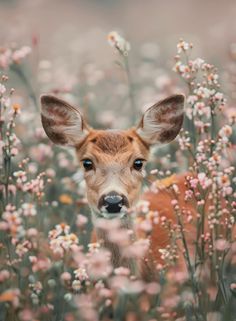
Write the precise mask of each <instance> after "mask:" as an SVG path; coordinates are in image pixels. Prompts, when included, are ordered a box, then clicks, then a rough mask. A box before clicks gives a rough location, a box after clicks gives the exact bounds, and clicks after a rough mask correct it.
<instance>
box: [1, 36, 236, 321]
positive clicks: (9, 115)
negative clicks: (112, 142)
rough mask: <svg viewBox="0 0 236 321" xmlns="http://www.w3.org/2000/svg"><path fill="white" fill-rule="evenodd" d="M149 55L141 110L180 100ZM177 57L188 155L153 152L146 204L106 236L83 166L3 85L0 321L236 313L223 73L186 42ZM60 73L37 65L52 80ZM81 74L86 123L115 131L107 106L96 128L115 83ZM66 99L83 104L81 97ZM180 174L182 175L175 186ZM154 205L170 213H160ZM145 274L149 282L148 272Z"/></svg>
mask: <svg viewBox="0 0 236 321" xmlns="http://www.w3.org/2000/svg"><path fill="white" fill-rule="evenodd" d="M108 40H109V42H110V44H111V45H112V47H114V48H115V49H116V50H118V52H119V53H120V54H121V55H122V57H123V58H125V60H126V59H127V55H128V52H129V50H130V44H129V43H128V42H127V41H126V40H125V39H124V38H123V37H121V36H120V35H119V34H118V33H117V32H111V33H110V34H109V36H108ZM30 51H31V50H30V49H29V48H28V47H22V48H20V49H14V48H9V49H2V50H0V69H4V72H6V71H7V68H8V67H11V66H12V65H17V66H20V67H21V64H22V62H23V60H24V58H25V57H26V56H28V54H29V53H30ZM140 53H141V57H142V59H143V60H142V61H141V62H140V66H139V67H138V68H137V73H138V76H139V77H137V79H139V81H140V82H139V83H137V87H138V88H140V92H139V93H136V94H137V97H138V98H140V101H141V102H143V103H144V104H147V103H150V101H152V100H153V99H154V98H155V99H156V95H157V94H156V92H157V90H158V91H160V90H161V91H162V92H163V95H167V94H170V93H172V92H174V91H176V90H177V89H176V88H177V85H176V80H175V79H174V78H173V77H171V76H170V75H169V73H167V72H165V71H164V70H163V68H161V67H157V65H156V57H157V55H158V46H157V45H156V44H153V43H149V44H145V45H144V46H142V48H141V50H140ZM32 54H33V53H32ZM177 54H178V55H177V56H176V58H175V59H176V61H175V66H174V70H175V71H176V73H177V74H178V75H179V76H180V78H181V79H182V80H183V81H184V83H185V84H186V88H187V90H188V92H187V93H186V97H187V99H186V113H185V116H186V117H185V124H184V128H183V130H182V131H181V133H180V135H179V138H178V143H177V142H175V143H173V144H171V145H170V147H167V149H165V148H164V149H163V151H162V150H160V151H159V150H158V155H161V156H163V157H161V156H160V157H159V156H158V157H156V155H157V154H155V151H154V153H153V155H154V156H152V161H153V166H154V167H155V168H154V169H152V170H150V171H149V169H148V171H147V174H146V177H145V182H147V183H148V186H145V195H146V198H144V199H142V200H141V201H140V202H139V203H138V204H137V205H136V206H135V207H133V208H132V209H130V210H129V212H128V219H127V220H125V221H119V220H116V219H112V220H105V219H99V220H97V221H96V223H95V226H93V227H95V229H96V231H97V233H96V236H95V235H94V233H93V232H92V233H91V229H92V222H91V220H90V216H89V210H88V208H87V201H86V199H85V196H84V195H85V186H84V181H83V175H82V174H81V171H80V170H78V168H77V165H76V163H75V161H74V155H73V154H72V153H71V151H66V150H65V149H61V148H58V147H53V146H52V145H50V143H49V142H48V140H47V138H46V136H45V134H44V133H43V130H42V128H41V125H40V123H39V121H38V119H37V117H35V111H34V110H32V106H31V105H30V104H29V106H28V105H27V102H25V101H24V100H23V99H19V96H17V97H15V98H14V96H13V94H14V90H13V89H10V88H11V87H10V81H9V80H8V77H7V76H6V75H2V76H1V81H0V169H1V175H0V249H1V251H0V318H1V316H2V315H4V317H5V318H6V319H7V320H9V321H11V320H16V319H17V320H19V321H30V320H33V321H37V320H53V319H63V320H65V321H75V320H81V321H82V320H83V321H84V320H86V321H90V320H91V321H96V320H99V321H100V320H101V321H106V320H108V319H114V320H149V321H159V320H160V321H164V320H170V321H172V320H173V321H174V320H188V319H189V316H192V315H194V316H195V319H196V320H214V317H215V316H216V315H217V317H218V320H219V318H220V317H222V315H224V314H225V315H229V314H227V313H228V312H229V311H233V307H232V300H231V299H232V297H231V296H229V297H228V296H227V295H228V294H227V295H226V296H225V293H222V292H221V291H222V289H224V288H226V289H227V291H228V292H229V293H230V294H231V293H232V295H233V294H234V293H235V288H236V286H235V282H234V275H233V272H232V274H227V277H226V276H225V273H228V272H227V271H228V270H230V268H232V270H233V269H234V267H235V264H236V246H235V213H236V201H235V192H234V185H235V182H236V181H235V178H234V175H235V167H234V163H235V155H234V141H235V132H234V130H235V129H234V125H235V122H234V121H233V118H232V117H231V120H230V119H229V118H228V117H225V115H226V114H227V108H228V106H227V102H226V99H225V97H224V95H223V94H222V91H221V89H220V77H219V75H218V73H217V71H216V69H215V67H214V66H212V65H210V64H208V63H207V62H205V61H204V60H203V59H201V58H197V59H192V58H191V55H192V54H193V45H192V44H190V43H188V42H186V41H184V40H181V41H180V42H179V44H178V45H177ZM52 64H53V63H49V62H46V61H41V62H40V63H39V65H40V66H39V67H40V68H41V69H40V68H39V69H40V70H41V71H40V72H42V69H44V76H45V75H46V76H47V77H46V78H47V79H50V77H51V76H52V75H50V74H49V73H50V66H51V65H52ZM126 67H127V66H126ZM127 71H129V69H127V70H126V72H127ZM83 72H84V75H83V76H84V77H82V78H83V79H80V80H79V83H78V88H79V92H80V94H81V92H82V91H83V90H84V92H86V94H85V96H81V97H80V100H81V101H82V102H84V105H85V107H84V112H87V113H88V115H87V116H88V117H90V118H91V119H93V121H94V122H97V123H95V125H97V126H101V125H102V124H103V125H104V124H108V125H109V126H113V124H114V121H115V120H116V117H115V114H114V112H113V110H111V107H110V106H111V105H112V104H111V100H109V99H108V100H107V101H108V103H107V111H104V110H105V109H104V110H101V108H100V109H99V115H98V117H93V113H94V112H96V108H94V106H96V105H95V101H96V100H98V99H99V98H98V97H99V96H100V94H99V95H96V92H101V91H102V92H104V95H105V92H107V89H106V90H104V88H107V87H106V86H108V84H106V86H105V87H102V84H101V83H103V84H104V83H106V82H109V85H111V84H112V83H113V82H112V81H107V79H106V76H107V75H110V74H112V73H111V72H106V71H102V70H100V69H99V68H97V67H96V66H95V65H93V64H87V65H86V66H85V67H84V70H83ZM127 75H128V78H129V77H131V74H129V73H127ZM108 77H109V76H108ZM62 78H63V77H62ZM65 78H66V77H65ZM108 80H110V78H109V79H108ZM129 80H130V79H129ZM83 81H84V82H83ZM150 83H153V85H150ZM135 84H136V83H135ZM44 85H45V83H44ZM128 85H129V86H130V88H129V90H127V83H126V85H123V84H121V83H115V86H114V87H115V88H113V90H114V97H111V99H114V100H116V101H117V100H120V99H121V97H122V100H124V101H126V99H123V98H124V97H126V96H129V99H131V100H132V99H133V98H134V97H133V96H132V90H133V82H132V81H130V82H129V83H128ZM152 86H153V87H152ZM178 86H179V85H178ZM82 88H83V90H82ZM178 88H179V87H178ZM26 89H27V90H29V87H26ZM38 90H39V91H42V88H39V89H38ZM56 90H58V89H56ZM59 91H60V92H61V93H63V94H64V95H68V96H69V97H70V98H71V99H72V100H73V99H74V100H76V99H77V98H78V97H77V96H76V94H75V92H78V90H77V87H75V90H74V91H73V90H72V89H69V87H67V89H66V90H65V87H63V88H60V90H59ZM130 93H131V95H130ZM27 94H28V95H29V96H30V95H32V91H31V90H30V91H29V92H27ZM81 95H82V94H81ZM158 97H159V96H158ZM117 98H119V99H117ZM160 98H161V94H160ZM18 100H19V101H20V103H19V102H18ZM133 102H134V101H133ZM103 103H104V102H103ZM87 107H89V108H92V109H89V108H88V109H86V108H87ZM93 108H94V109H93ZM128 112H129V110H128V109H127V115H126V116H127V117H126V118H128V116H130V118H131V115H130V114H129V113H128ZM104 113H105V117H103V115H104ZM119 117H121V116H120V115H119ZM100 118H101V119H100ZM120 119H121V118H119V120H120ZM227 119H228V120H230V121H229V122H227ZM123 121H124V124H125V119H123ZM26 133H27V134H26ZM168 148H169V149H168ZM168 153H169V154H168ZM178 169H180V171H181V172H183V174H181V175H178V174H173V172H175V171H177V170H178ZM149 196H152V197H149ZM155 197H157V198H158V199H159V200H162V201H160V202H158V203H157V204H155V203H153V200H155ZM154 205H155V206H154ZM170 213H171V214H173V215H170ZM100 235H102V237H99V236H100ZM155 237H156V238H158V240H159V238H160V239H162V240H163V242H162V243H161V244H160V246H159V247H158V248H153V244H152V239H153V238H155ZM229 255H231V256H230V260H229V259H228V258H229ZM150 257H155V258H157V259H156V260H155V261H150V259H149V258H150ZM229 262H230V263H231V266H230V267H228V265H227V264H228V263H229ZM143 265H144V266H146V267H147V268H148V269H147V270H146V271H148V273H146V275H141V272H140V271H142V269H140V267H141V266H143ZM226 267H227V269H226ZM226 270H227V271H226ZM230 273H231V272H230ZM225 279H227V282H225ZM227 291H226V292H227ZM228 292H227V293H228ZM222 298H224V299H223V300H222ZM217 304H218V305H217ZM212 306H214V307H215V310H216V312H212ZM2 313H3V314H2ZM214 313H215V314H214ZM195 319H194V320H195Z"/></svg>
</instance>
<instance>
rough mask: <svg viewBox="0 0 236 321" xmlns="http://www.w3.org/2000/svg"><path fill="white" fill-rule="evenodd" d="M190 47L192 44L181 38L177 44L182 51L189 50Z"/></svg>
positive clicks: (178, 49) (179, 50)
mask: <svg viewBox="0 0 236 321" xmlns="http://www.w3.org/2000/svg"><path fill="white" fill-rule="evenodd" d="M189 48H190V45H189V43H188V42H186V41H183V40H181V41H180V42H179V43H178V44H177V52H178V53H181V52H182V51H187V50H188V49H189Z"/></svg>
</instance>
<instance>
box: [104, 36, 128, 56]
mask: <svg viewBox="0 0 236 321" xmlns="http://www.w3.org/2000/svg"><path fill="white" fill-rule="evenodd" d="M108 42H109V43H110V45H111V46H112V47H114V48H116V49H117V50H118V51H119V52H120V53H121V54H122V55H124V56H127V55H128V51H130V44H129V42H128V41H126V40H125V39H124V38H123V37H121V35H119V34H118V32H116V31H112V32H110V33H109V34H108Z"/></svg>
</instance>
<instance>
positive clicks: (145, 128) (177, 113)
mask: <svg viewBox="0 0 236 321" xmlns="http://www.w3.org/2000/svg"><path fill="white" fill-rule="evenodd" d="M184 101H185V96H184V95H174V96H170V97H168V98H166V99H164V100H162V101H160V102H158V103H157V104H155V105H153V106H152V107H150V108H149V109H148V110H146V112H145V113H144V115H143V117H142V119H141V121H140V123H139V125H138V127H137V129H136V132H137V134H138V135H139V136H140V137H141V138H142V139H143V140H144V141H145V142H146V143H148V144H150V145H152V144H158V143H161V144H163V143H169V142H171V141H172V140H173V139H174V138H175V137H176V136H177V135H178V133H179V131H180V129H181V127H182V124H183V118H184Z"/></svg>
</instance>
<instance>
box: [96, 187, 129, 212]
mask: <svg viewBox="0 0 236 321" xmlns="http://www.w3.org/2000/svg"><path fill="white" fill-rule="evenodd" d="M124 206H125V207H128V199H127V197H126V196H124V195H121V194H118V193H116V192H110V193H108V194H106V195H103V196H102V197H101V198H100V200H99V203H98V207H99V209H100V210H102V211H103V210H105V211H106V212H108V213H119V212H121V211H122V210H124Z"/></svg>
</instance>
